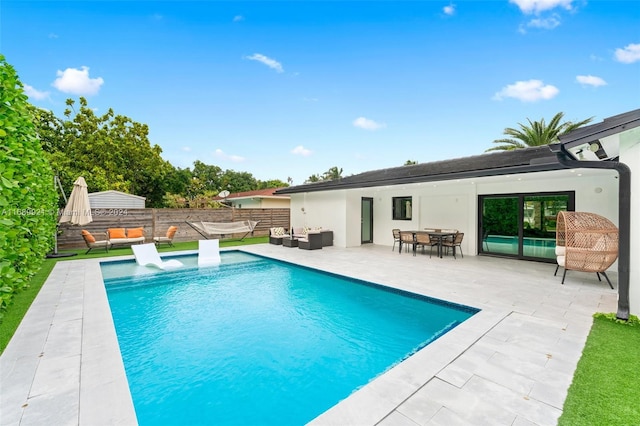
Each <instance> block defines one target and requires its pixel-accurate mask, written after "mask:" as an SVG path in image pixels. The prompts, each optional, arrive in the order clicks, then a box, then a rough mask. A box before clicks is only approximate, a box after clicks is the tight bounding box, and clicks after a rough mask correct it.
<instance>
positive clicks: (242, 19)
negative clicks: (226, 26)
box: [233, 15, 244, 22]
mask: <svg viewBox="0 0 640 426" xmlns="http://www.w3.org/2000/svg"><path fill="white" fill-rule="evenodd" d="M241 21H244V16H242V15H236V16H234V17H233V22H241Z"/></svg>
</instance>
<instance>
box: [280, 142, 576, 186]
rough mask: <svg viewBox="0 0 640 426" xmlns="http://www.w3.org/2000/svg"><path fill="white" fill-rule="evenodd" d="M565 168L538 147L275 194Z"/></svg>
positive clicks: (391, 170)
mask: <svg viewBox="0 0 640 426" xmlns="http://www.w3.org/2000/svg"><path fill="white" fill-rule="evenodd" d="M564 168H566V166H563V165H561V164H559V163H558V161H557V158H556V156H555V155H554V154H553V153H552V152H551V150H550V149H549V147H548V146H539V147H533V148H526V149H516V150H513V151H498V152H491V153H487V154H481V155H474V156H471V157H461V158H455V159H451V160H442V161H434V162H430V163H421V164H415V165H410V166H400V167H392V168H389V169H380V170H373V171H369V172H364V173H359V174H357V175H352V176H347V177H343V178H341V179H338V180H332V181H322V182H315V183H310V184H305V185H297V186H292V187H289V188H281V189H278V191H277V194H296V193H301V192H316V191H329V190H337V189H353V188H367V187H373V186H385V185H401V184H407V183H417V182H435V181H443V180H451V179H465V178H474V177H481V176H498V175H505V174H516V173H527V172H534V171H549V170H560V169H564Z"/></svg>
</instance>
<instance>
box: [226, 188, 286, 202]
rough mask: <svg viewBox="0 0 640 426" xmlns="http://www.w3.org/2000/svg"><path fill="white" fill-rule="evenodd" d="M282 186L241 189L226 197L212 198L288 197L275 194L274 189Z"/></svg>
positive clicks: (277, 189) (276, 189)
mask: <svg viewBox="0 0 640 426" xmlns="http://www.w3.org/2000/svg"><path fill="white" fill-rule="evenodd" d="M280 189H284V188H266V189H257V190H255V191H243V192H235V193H233V194H229V195H228V196H227V197H226V198H222V197H215V198H214V200H227V201H229V200H243V199H247V198H273V199H289V198H290V197H289V196H288V195H280V194H275V192H276V191H279V190H280Z"/></svg>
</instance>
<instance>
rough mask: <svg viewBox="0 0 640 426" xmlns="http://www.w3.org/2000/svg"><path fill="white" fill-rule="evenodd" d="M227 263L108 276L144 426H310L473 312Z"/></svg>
mask: <svg viewBox="0 0 640 426" xmlns="http://www.w3.org/2000/svg"><path fill="white" fill-rule="evenodd" d="M221 255H222V264H221V265H220V266H219V267H208V268H200V269H198V268H197V267H195V266H191V265H195V264H196V262H195V257H180V258H179V260H181V261H182V262H183V263H185V265H186V266H185V268H183V269H180V270H175V271H171V272H161V273H150V272H152V271H151V270H146V269H144V268H143V269H144V270H142V269H140V268H141V267H138V266H136V265H135V263H133V262H126V263H125V262H108V263H107V262H105V263H103V264H102V269H103V276H104V279H105V285H106V288H107V294H108V299H109V303H110V305H111V311H112V314H113V319H114V322H115V326H116V332H117V335H118V341H119V343H120V349H121V352H122V356H123V360H124V364H125V369H126V372H127V378H128V380H129V385H130V388H131V393H132V397H133V401H134V405H135V409H136V413H137V416H138V421H139V423H140V424H141V425H142V426H145V425H172V424H174V425H187V424H188V425H205V424H207V425H209V424H216V425H269V424H271V425H287V424H292V425H300V424H304V423H306V422H308V421H310V420H312V419H313V418H314V417H316V416H318V415H319V414H321V413H322V412H323V411H326V410H327V409H329V408H330V407H331V406H333V405H335V404H336V403H338V402H339V401H340V400H342V399H344V398H346V397H347V396H349V394H351V393H352V392H353V391H355V390H356V389H358V388H359V387H362V386H363V385H365V384H367V382H369V381H370V380H371V379H373V378H375V377H376V376H378V375H380V374H381V373H383V372H384V371H386V370H388V369H389V368H391V367H392V366H394V365H395V364H397V363H398V362H400V361H402V360H403V359H405V358H406V357H408V356H409V355H411V354H412V353H414V352H415V351H416V350H418V349H419V348H422V347H424V346H425V345H426V344H428V343H429V342H431V341H433V340H434V339H436V338H437V337H438V336H441V335H442V334H444V333H446V332H447V331H449V330H450V329H452V328H453V327H455V326H456V325H458V324H460V323H461V322H462V321H464V320H466V319H467V318H469V317H470V316H472V315H473V314H474V313H476V312H477V310H475V309H473V308H469V307H464V306H460V305H455V304H451V303H447V302H443V301H438V300H434V299H429V298H425V297H421V296H416V295H411V294H408V293H404V292H400V291H395V290H390V289H388V288H386V287H381V286H377V285H374V284H370V283H365V282H362V281H358V280H353V279H349V278H345V277H340V276H337V275H334V274H328V273H323V272H319V271H316V270H312V269H308V268H303V267H298V266H295V265H291V264H287V263H284V262H278V261H273V260H269V259H265V258H262V257H258V256H253V255H250V254H246V253H242V252H223V253H221ZM123 271H125V272H126V271H128V273H135V274H137V275H136V276H132V277H131V276H123V275H126V273H125V272H123ZM132 271H133V272H132Z"/></svg>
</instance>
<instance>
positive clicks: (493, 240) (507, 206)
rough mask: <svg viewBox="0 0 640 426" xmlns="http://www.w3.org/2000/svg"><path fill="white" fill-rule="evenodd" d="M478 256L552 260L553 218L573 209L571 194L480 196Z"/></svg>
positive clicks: (573, 203)
mask: <svg viewBox="0 0 640 426" xmlns="http://www.w3.org/2000/svg"><path fill="white" fill-rule="evenodd" d="M478 201H479V211H480V215H479V216H480V217H479V229H480V232H479V233H478V235H479V236H480V238H481V240H480V241H478V247H479V248H480V249H479V252H480V253H484V254H494V255H500V256H510V257H511V256H513V257H517V258H522V259H533V260H553V261H555V237H556V215H557V214H558V212H559V211H561V210H569V211H572V210H574V209H575V208H574V206H575V193H574V192H573V191H571V192H559V193H535V194H504V195H481V196H479V197H478Z"/></svg>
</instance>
